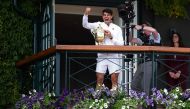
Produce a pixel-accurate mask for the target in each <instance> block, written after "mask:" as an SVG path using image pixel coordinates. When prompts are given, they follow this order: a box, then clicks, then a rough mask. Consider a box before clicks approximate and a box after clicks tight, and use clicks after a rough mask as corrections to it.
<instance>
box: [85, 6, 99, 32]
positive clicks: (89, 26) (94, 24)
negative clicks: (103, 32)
mask: <svg viewBox="0 0 190 109" xmlns="http://www.w3.org/2000/svg"><path fill="white" fill-rule="evenodd" d="M90 12H91V8H89V7H87V8H86V9H85V11H84V15H83V18H82V26H83V27H84V28H86V29H95V28H96V23H89V22H88V15H89V13H90Z"/></svg>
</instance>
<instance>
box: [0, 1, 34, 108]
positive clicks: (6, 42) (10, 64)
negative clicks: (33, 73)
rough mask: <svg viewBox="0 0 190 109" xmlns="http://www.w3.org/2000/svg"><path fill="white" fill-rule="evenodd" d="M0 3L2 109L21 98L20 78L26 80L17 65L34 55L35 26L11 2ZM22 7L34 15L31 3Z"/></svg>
mask: <svg viewBox="0 0 190 109" xmlns="http://www.w3.org/2000/svg"><path fill="white" fill-rule="evenodd" d="M0 2H1V3H0V7H1V8H0V108H2V107H1V106H4V105H8V104H14V103H15V101H16V100H17V99H18V97H20V96H19V90H20V85H19V78H21V76H23V78H24V75H21V74H19V72H18V71H17V69H16V67H15V63H16V61H18V60H20V59H22V58H24V56H27V55H31V54H32V42H33V41H32V37H33V36H32V32H33V31H32V30H33V27H32V26H33V25H32V21H31V20H27V19H25V18H23V17H21V16H19V15H18V14H17V13H16V11H15V10H14V8H13V5H12V2H11V0H1V1H0ZM22 7H23V8H24V9H25V10H26V11H28V12H29V13H31V14H34V12H33V10H34V6H32V3H30V2H29V1H26V2H25V3H22ZM18 75H19V76H18ZM25 75H28V74H25ZM28 80H29V79H28ZM26 83H27V81H26Z"/></svg>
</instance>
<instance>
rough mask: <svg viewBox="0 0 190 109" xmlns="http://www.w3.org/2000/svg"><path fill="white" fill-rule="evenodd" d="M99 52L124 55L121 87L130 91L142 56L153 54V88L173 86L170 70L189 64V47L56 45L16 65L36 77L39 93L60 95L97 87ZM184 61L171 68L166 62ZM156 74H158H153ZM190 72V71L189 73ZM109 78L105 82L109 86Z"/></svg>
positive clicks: (120, 80)
mask: <svg viewBox="0 0 190 109" xmlns="http://www.w3.org/2000/svg"><path fill="white" fill-rule="evenodd" d="M97 53H120V54H122V58H121V60H122V64H121V65H120V67H121V71H122V73H121V74H120V77H119V81H118V83H119V87H120V88H122V89H130V88H131V80H132V79H133V75H134V73H135V71H136V70H137V67H138V63H140V62H144V61H146V60H145V58H140V55H147V54H148V55H150V56H151V58H152V59H151V60H154V62H153V63H152V65H153V66H152V71H153V72H152V75H153V76H152V83H151V87H157V88H163V87H168V86H170V83H168V82H167V81H166V75H167V74H168V72H169V71H171V70H175V69H177V68H178V67H180V66H183V65H184V64H183V63H185V64H187V65H188V64H189V62H190V59H189V56H190V54H189V53H190V48H173V47H162V46H111V45H110V46H108V45H107V46H94V45H56V46H54V47H51V48H49V49H47V50H45V51H42V52H39V53H38V54H34V55H32V56H29V57H26V58H25V59H23V60H20V61H18V62H17V63H16V66H17V67H18V68H20V69H21V70H22V73H27V72H30V73H31V75H32V77H33V88H35V89H37V90H39V91H49V92H52V91H54V92H55V93H56V94H57V95H59V94H60V93H61V91H62V90H63V89H68V90H73V89H78V90H83V89H84V88H87V87H94V86H95V84H96V77H95V76H96V75H95V74H96V73H95V67H96V57H97V55H96V54H97ZM167 56H174V57H175V56H185V57H187V58H186V59H179V60H178V59H168V58H166V57H167ZM171 60H172V62H179V61H180V62H182V64H179V66H176V67H175V68H171V67H169V66H168V65H167V64H166V61H171ZM154 71H155V72H154ZM188 73H189V72H188ZM182 76H183V77H184V78H186V79H184V81H183V82H186V83H187V82H189V80H188V75H183V74H182ZM109 80H110V79H109V75H106V76H105V82H106V84H107V85H108V86H109V84H110V83H109Z"/></svg>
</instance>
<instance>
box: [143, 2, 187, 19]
mask: <svg viewBox="0 0 190 109" xmlns="http://www.w3.org/2000/svg"><path fill="white" fill-rule="evenodd" d="M145 3H146V6H147V7H149V8H150V9H152V10H153V11H154V12H155V15H161V16H168V17H170V18H171V17H174V18H188V14H187V10H186V8H185V7H186V6H188V4H189V3H190V0H145Z"/></svg>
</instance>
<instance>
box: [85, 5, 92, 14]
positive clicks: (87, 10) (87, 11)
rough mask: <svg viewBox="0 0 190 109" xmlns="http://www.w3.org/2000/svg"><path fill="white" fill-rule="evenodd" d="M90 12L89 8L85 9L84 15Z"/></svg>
mask: <svg viewBox="0 0 190 109" xmlns="http://www.w3.org/2000/svg"><path fill="white" fill-rule="evenodd" d="M90 11H91V8H90V7H86V9H85V12H84V14H85V15H88V14H89V13H90Z"/></svg>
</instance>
